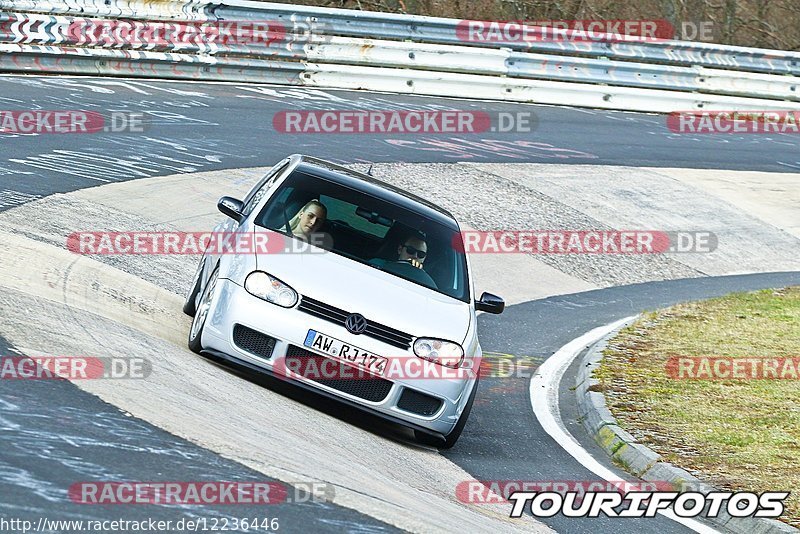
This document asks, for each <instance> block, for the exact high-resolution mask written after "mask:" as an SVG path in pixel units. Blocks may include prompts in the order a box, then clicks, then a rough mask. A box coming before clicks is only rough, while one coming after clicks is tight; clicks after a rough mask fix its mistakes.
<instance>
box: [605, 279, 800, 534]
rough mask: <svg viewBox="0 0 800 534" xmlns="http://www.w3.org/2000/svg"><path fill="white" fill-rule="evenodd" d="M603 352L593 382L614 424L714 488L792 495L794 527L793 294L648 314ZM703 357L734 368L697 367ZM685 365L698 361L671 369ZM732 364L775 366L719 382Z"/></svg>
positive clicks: (798, 422) (798, 510) (798, 430)
mask: <svg viewBox="0 0 800 534" xmlns="http://www.w3.org/2000/svg"><path fill="white" fill-rule="evenodd" d="M604 354H605V358H604V360H603V363H602V365H601V366H600V368H599V369H598V371H597V372H596V373H595V377H596V378H598V379H599V380H600V387H601V389H602V390H603V393H604V394H605V396H606V402H607V404H608V407H609V409H610V410H611V413H613V414H614V416H615V417H616V418H617V421H618V422H619V424H620V426H622V427H623V428H625V429H626V430H627V431H628V432H630V433H631V434H633V435H634V436H635V437H636V438H637V440H639V442H640V443H642V444H644V445H646V446H647V447H650V448H651V449H653V450H654V451H656V452H658V453H659V454H660V455H661V456H662V457H663V458H664V459H665V460H666V461H668V462H671V463H674V464H675V465H677V466H680V467H682V468H684V469H686V470H688V471H689V472H691V473H693V474H695V476H697V477H698V478H700V479H702V480H705V481H706V482H709V483H710V484H712V485H714V486H715V487H717V488H718V489H728V490H740V491H756V492H759V493H760V492H762V491H792V492H793V493H792V495H790V496H789V498H788V499H787V500H786V501H785V504H786V511H785V514H784V517H783V518H782V519H783V520H784V521H785V522H787V523H789V524H792V525H794V526H800V378H798V375H797V374H793V373H792V368H791V362H789V364H790V368H788V369H787V368H786V360H785V359H787V358H794V359H795V360H794V362H795V363H797V361H798V360H797V359H798V358H800V287H791V288H785V289H781V290H764V291H756V292H752V293H737V294H733V295H729V296H726V297H722V298H717V299H712V300H707V301H701V302H694V303H689V304H681V305H678V306H674V307H672V308H667V309H664V310H660V311H657V312H653V313H649V314H646V315H644V316H643V317H642V318H640V319H639V320H638V321H637V322H636V323H634V324H633V325H631V326H630V327H628V328H625V329H624V330H622V331H621V332H620V334H619V335H618V336H617V337H615V338H614V339H613V340H612V341H611V342H610V343H609V345H608V348H607V349H606V350H605V352H604ZM705 357H708V358H722V359H724V360H725V361H730V362H731V365H730V366H722V367H719V368H717V369H716V370H715V368H714V366H713V363H712V365H711V366H710V367H704V366H702V365H701V363H702V362H703V361H704V360H702V358H705ZM686 358H695V359H694V360H692V362H693V363H692V364H691V365H693V367H692V368H691V370H689V367H688V365H687V366H686V367H683V368H681V367H680V365H681V364H677V366H676V362H678V361H683V362H684V363H686V362H688V360H686ZM698 358H701V359H698ZM739 358H742V359H746V358H757V359H759V361H760V362H763V361H764V360H760V359H762V358H767V359H773V360H772V361H773V362H774V361H781V362H782V363H781V364H780V366H779V368H778V373H777V375H772V374H771V373H763V372H757V373H756V376H761V375H764V374H765V375H766V376H767V377H769V378H766V379H764V378H760V379H753V378H751V376H752V373H753V369H756V371H757V370H758V369H759V367H758V365H759V364H758V363H755V362H753V361H751V362H749V363H748V362H747V361H746V360H742V362H737V364H741V367H740V368H739V369H740V371H739V372H738V373H737V375H738V376H740V377H743V378H720V377H722V376H726V373H732V372H733V362H734V360H733V359H739ZM680 359H682V360H680ZM774 359H783V360H774ZM710 361H712V362H713V360H710ZM709 368H710V370H711V374H710V375H709V374H708V373H707V372H706V373H703V371H701V369H702V370H705V371H708V369H709ZM678 369H682V372H680V373H678ZM796 372H797V373H800V369H796ZM698 373H700V374H698ZM687 376H694V377H697V376H702V377H704V378H703V379H696V378H695V379H685V378H680V377H687ZM708 376H714V377H715V378H714V379H711V380H709V379H707V378H708ZM773 376H781V377H783V378H782V379H775V378H772V377H773Z"/></svg>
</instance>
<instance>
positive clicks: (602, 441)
mask: <svg viewBox="0 0 800 534" xmlns="http://www.w3.org/2000/svg"><path fill="white" fill-rule="evenodd" d="M638 318H639V317H638V316H637V317H636V318H634V319H632V320H630V321H628V322H626V323H625V324H624V325H622V326H621V327H619V328H617V329H616V330H614V331H613V332H610V333H609V334H608V335H606V336H605V337H603V338H602V339H600V340H599V341H598V342H597V343H595V344H594V345H592V346H591V347H589V349H588V350H587V351H586V352H585V353H584V355H583V357H582V358H581V365H580V368H579V369H578V372H577V375H576V377H575V394H576V395H577V400H578V416H579V418H580V419H581V421H582V422H583V425H584V427H585V428H586V431H587V432H589V434H590V435H591V436H592V438H594V440H595V441H596V442H597V443H598V445H600V447H601V448H602V449H603V450H604V451H606V453H608V455H609V456H611V458H612V459H613V460H614V461H615V463H616V464H618V465H620V466H622V468H623V469H625V470H626V471H627V472H629V473H631V474H632V475H635V476H637V477H639V478H641V479H642V480H645V481H647V482H656V483H658V482H661V483H664V482H667V483H669V484H671V485H672V486H673V487H675V488H676V490H677V491H679V492H685V491H699V492H702V493H707V492H710V491H715V488H714V487H713V486H711V485H709V484H706V483H705V482H703V481H701V480H700V479H698V478H697V477H695V476H693V475H692V474H690V473H689V472H687V471H685V470H684V469H681V468H680V467H677V466H675V465H672V464H670V463H667V462H664V461H662V459H661V456H660V455H659V454H658V453H656V452H654V451H653V450H651V449H649V448H647V447H645V446H644V445H642V444H640V443H638V442H637V441H636V439H635V438H634V437H633V436H632V435H631V434H629V433H628V432H626V431H625V430H623V429H622V428H621V427H620V426H619V425H618V424H617V420H616V419H615V418H614V416H613V415H612V414H611V411H609V409H608V407H607V406H606V399H605V396H604V395H603V393H602V392H600V391H597V390H598V389H599V385H600V381H599V380H598V379H596V378H593V374H594V371H595V369H597V368H598V367H599V366H600V362H601V361H602V360H603V350H604V349H605V348H606V346H607V345H608V342H609V341H610V340H611V339H613V338H614V337H615V336H616V335H617V334H618V333H619V331H620V330H622V329H623V328H625V327H627V326H629V325H630V324H632V323H633V322H635V321H636V320H637V319H638ZM703 519H704V520H705V521H708V522H709V523H711V524H713V525H714V526H715V527H719V528H723V529H725V530H727V531H729V532H735V533H737V534H762V533H763V534H786V533H790V532H791V533H798V532H800V530H798V529H796V528H794V527H792V526H791V525H787V524H786V523H783V522H781V521H778V520H776V519H767V518H754V517H746V518H738V517H731V516H730V515H729V514H728V513H727V512H726V511H725V510H724V509H723V510H721V511H720V513H719V516H718V517H703Z"/></svg>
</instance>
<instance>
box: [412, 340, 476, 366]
mask: <svg viewBox="0 0 800 534" xmlns="http://www.w3.org/2000/svg"><path fill="white" fill-rule="evenodd" d="M414 354H416V355H417V356H419V357H420V358H422V359H423V360H428V361H431V362H433V363H438V364H439V365H444V366H445V367H452V368H453V369H455V368H457V367H460V366H461V362H463V361H464V349H462V348H461V345H458V344H457V343H451V342H450V341H444V340H441V339H429V338H424V337H421V338H419V339H418V340H416V341H415V342H414Z"/></svg>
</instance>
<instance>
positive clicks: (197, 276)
mask: <svg viewBox="0 0 800 534" xmlns="http://www.w3.org/2000/svg"><path fill="white" fill-rule="evenodd" d="M205 262H206V259H205V257H203V258H202V259H201V260H200V263H199V264H198V266H197V271H195V273H194V281H193V282H192V288H191V289H190V290H189V293H188V294H187V295H186V302H184V303H183V313H185V314H186V315H188V316H189V317H194V314H195V313H197V294H198V293H199V292H200V280H201V279H202V278H203V266H204V265H205Z"/></svg>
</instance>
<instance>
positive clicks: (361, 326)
mask: <svg viewBox="0 0 800 534" xmlns="http://www.w3.org/2000/svg"><path fill="white" fill-rule="evenodd" d="M344 327H345V328H347V331H348V332H350V333H351V334H356V335H358V334H363V333H364V331H365V330H366V329H367V320H366V319H365V318H364V316H363V315H361V314H360V313H351V314H350V315H349V316H348V317H347V319H346V320H345V321H344Z"/></svg>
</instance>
